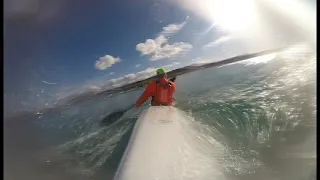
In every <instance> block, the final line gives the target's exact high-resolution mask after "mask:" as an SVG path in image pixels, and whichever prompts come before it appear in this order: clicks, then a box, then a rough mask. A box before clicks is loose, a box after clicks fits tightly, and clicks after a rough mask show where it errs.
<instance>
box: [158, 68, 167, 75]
mask: <svg viewBox="0 0 320 180" xmlns="http://www.w3.org/2000/svg"><path fill="white" fill-rule="evenodd" d="M156 72H157V75H160V74H166V70H165V69H164V68H159V69H157V71H156Z"/></svg>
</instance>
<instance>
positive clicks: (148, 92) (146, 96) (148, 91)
mask: <svg viewBox="0 0 320 180" xmlns="http://www.w3.org/2000/svg"><path fill="white" fill-rule="evenodd" d="M152 86H153V83H150V84H148V86H147V88H146V90H145V91H144V92H143V94H142V95H141V96H140V98H139V99H138V101H137V102H136V104H135V107H140V106H141V105H142V104H143V103H144V102H146V101H147V100H148V99H149V97H150V96H151V92H152Z"/></svg>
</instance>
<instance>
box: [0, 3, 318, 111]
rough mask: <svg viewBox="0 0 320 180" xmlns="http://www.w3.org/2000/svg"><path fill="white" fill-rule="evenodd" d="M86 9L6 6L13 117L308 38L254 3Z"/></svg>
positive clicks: (8, 97) (8, 100) (7, 80)
mask: <svg viewBox="0 0 320 180" xmlns="http://www.w3.org/2000/svg"><path fill="white" fill-rule="evenodd" d="M283 1H285V0H283ZM75 2H77V3H75ZM88 2H89V1H82V0H80V1H71V0H56V1H52V2H51V1H47V0H11V1H9V0H6V1H4V6H5V14H4V16H5V25H4V31H5V32H4V95H5V96H4V97H5V106H6V108H8V109H10V111H12V110H13V109H15V110H17V109H19V108H20V109H21V108H22V109H23V107H25V108H28V107H35V106H39V105H42V106H43V104H47V105H48V104H50V103H52V102H54V100H56V99H57V98H63V97H66V96H68V95H71V94H72V93H77V92H79V91H83V90H86V89H99V88H100V87H104V88H110V87H112V86H115V85H121V84H124V83H128V82H132V81H135V80H139V79H143V78H146V77H148V76H151V75H152V74H153V73H154V71H153V69H154V68H157V67H160V66H165V67H166V68H167V69H169V70H170V69H175V68H178V67H182V66H185V65H187V64H190V63H193V62H195V61H214V60H220V59H222V58H227V57H230V56H235V55H239V54H242V53H250V52H255V51H260V50H265V49H266V48H277V47H280V46H282V45H285V44H288V43H291V41H292V42H294V41H298V40H303V39H304V38H309V37H306V35H305V34H303V35H302V33H300V32H301V31H300V30H296V31H292V30H291V29H290V28H291V27H292V26H294V25H296V24H295V23H296V22H297V21H298V20H297V18H295V20H290V16H289V15H288V14H289V13H286V14H285V15H281V13H280V15H279V14H278V15H274V12H283V11H284V10H283V9H278V10H276V8H270V9H271V10H270V11H267V10H261V7H260V9H259V6H261V4H260V5H259V4H254V3H252V1H251V0H243V1H241V2H240V1H238V0H225V1H224V3H221V1H218V0H201V2H200V1H199V2H198V1H197V2H195V1H193V0H175V1H173V0H172V1H169V0H157V1H156V0H117V1H103V0H92V1H90V2H89V3H88ZM277 6H279V7H285V4H279V5H277ZM298 6H299V7H301V6H300V5H298ZM270 7H275V5H274V4H270ZM312 8H313V6H310V5H307V6H306V9H308V10H305V12H303V14H308V13H309V12H310V13H309V14H308V15H309V16H310V17H311V16H312V15H313V13H314V11H312ZM265 9H266V8H265ZM292 9H294V8H292ZM300 9H301V8H300ZM309 9H311V10H309ZM292 12H294V10H292ZM306 12H308V13H306ZM272 14H273V15H272ZM296 14H297V13H296ZM300 14H301V13H300ZM278 16H281V18H278ZM300 16H301V15H300ZM303 17H304V16H303ZM286 18H287V19H286ZM281 19H282V21H281ZM283 19H286V20H285V22H286V23H283ZM312 20H313V19H312ZM312 20H310V21H312ZM298 22H300V21H298ZM298 26H299V24H298ZM305 26H306V25H300V26H299V27H301V29H303V27H305ZM308 27H309V26H308ZM312 27H313V26H312ZM296 29H299V28H296ZM309 29H310V28H309ZM289 30H290V31H289ZM297 35H298V36H297ZM292 37H295V39H294V40H292V39H293V38H292ZM97 61H98V63H97ZM49 99H50V101H49Z"/></svg>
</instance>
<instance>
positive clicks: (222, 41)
mask: <svg viewBox="0 0 320 180" xmlns="http://www.w3.org/2000/svg"><path fill="white" fill-rule="evenodd" d="M230 39H231V37H230V36H221V37H219V38H218V39H216V40H215V41H213V42H211V43H209V44H207V45H205V46H204V47H203V48H208V47H212V46H218V45H219V44H222V43H224V42H227V41H229V40H230Z"/></svg>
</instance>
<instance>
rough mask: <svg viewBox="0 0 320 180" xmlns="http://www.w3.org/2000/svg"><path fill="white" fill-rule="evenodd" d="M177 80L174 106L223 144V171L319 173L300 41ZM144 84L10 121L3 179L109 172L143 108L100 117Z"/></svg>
mask: <svg viewBox="0 0 320 180" xmlns="http://www.w3.org/2000/svg"><path fill="white" fill-rule="evenodd" d="M176 82H177V88H178V90H177V93H176V107H177V108H179V109H180V110H183V111H184V112H186V113H187V114H188V115H190V116H192V117H193V118H194V120H195V122H194V123H198V124H201V125H202V126H201V127H202V128H200V129H199V131H200V132H201V133H205V134H206V135H207V136H208V137H211V138H214V139H215V140H217V141H219V143H221V144H222V145H223V146H224V147H225V149H226V151H225V152H222V153H220V155H219V157H217V158H218V160H219V161H220V162H221V163H220V164H221V167H222V172H221V173H223V174H224V176H225V177H226V179H230V180H233V179H243V180H244V179H250V180H251V179H252V180H255V179H273V180H274V179H281V180H286V179H288V180H289V179H290V180H304V179H315V178H316V57H315V55H314V53H312V52H309V51H307V50H306V49H305V48H304V47H301V46H299V48H297V49H294V50H291V51H286V52H283V53H281V54H278V55H277V56H272V55H271V56H265V57H263V58H257V59H254V60H248V61H244V62H241V63H236V64H232V65H228V66H224V67H220V68H213V69H206V70H201V71H197V72H193V73H190V74H188V75H183V76H180V77H178V78H177V80H176ZM141 92H142V89H139V90H135V91H131V92H127V93H123V94H120V95H117V96H115V97H112V98H107V97H105V98H104V97H96V98H92V99H89V100H87V101H85V102H81V103H79V104H75V105H72V106H69V107H66V108H61V109H56V110H55V111H52V112H50V113H47V114H39V115H38V117H37V118H35V119H32V120H31V121H25V122H23V123H15V124H14V125H10V126H9V125H8V126H7V127H5V133H6V134H5V135H6V138H5V176H6V177H7V178H6V179H104V180H105V179H111V178H112V176H113V174H114V172H115V170H116V168H117V165H118V163H119V161H120V159H121V156H122V154H123V152H124V150H125V147H126V144H127V143H128V139H129V137H130V133H131V131H132V128H133V125H134V123H135V121H136V120H137V118H138V116H139V114H140V113H141V111H142V109H133V110H130V111H128V112H127V113H126V114H125V115H124V116H123V117H122V118H121V119H119V120H118V121H117V122H116V123H114V124H112V125H111V126H108V127H105V126H102V125H101V124H100V121H101V120H102V119H103V118H104V117H105V116H107V115H108V114H109V113H111V112H114V111H117V110H121V109H125V108H127V107H129V105H131V104H133V103H134V102H135V100H136V99H137V98H138V97H139V95H140V94H141ZM147 106H148V104H146V105H145V106H144V107H143V108H147ZM215 158H216V157H215ZM16 172H19V173H16Z"/></svg>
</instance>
